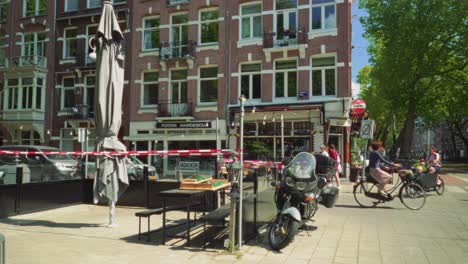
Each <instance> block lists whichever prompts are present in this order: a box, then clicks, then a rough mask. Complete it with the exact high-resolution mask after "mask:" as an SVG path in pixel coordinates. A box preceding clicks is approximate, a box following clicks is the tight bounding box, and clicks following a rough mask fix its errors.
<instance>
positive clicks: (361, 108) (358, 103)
mask: <svg viewBox="0 0 468 264" xmlns="http://www.w3.org/2000/svg"><path fill="white" fill-rule="evenodd" d="M365 111H366V102H365V101H364V100H362V99H355V100H353V101H352V102H351V112H353V113H354V114H362V113H364V112H365Z"/></svg>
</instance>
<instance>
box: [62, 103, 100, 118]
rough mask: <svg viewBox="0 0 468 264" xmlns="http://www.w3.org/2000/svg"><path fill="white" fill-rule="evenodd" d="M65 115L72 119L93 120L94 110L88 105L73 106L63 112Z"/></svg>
mask: <svg viewBox="0 0 468 264" xmlns="http://www.w3.org/2000/svg"><path fill="white" fill-rule="evenodd" d="M64 112H65V113H67V114H68V115H71V116H72V118H74V119H93V118H94V109H93V107H92V106H89V105H83V104H79V105H75V106H73V107H70V108H66V109H65V110H64Z"/></svg>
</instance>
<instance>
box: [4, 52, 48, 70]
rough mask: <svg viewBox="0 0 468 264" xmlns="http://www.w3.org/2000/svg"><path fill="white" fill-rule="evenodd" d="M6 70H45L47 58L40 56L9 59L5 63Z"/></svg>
mask: <svg viewBox="0 0 468 264" xmlns="http://www.w3.org/2000/svg"><path fill="white" fill-rule="evenodd" d="M5 67H6V68H23V67H33V68H35V67H37V68H43V69H47V58H46V57H42V56H37V55H33V56H21V57H10V58H7V59H6V61H5Z"/></svg>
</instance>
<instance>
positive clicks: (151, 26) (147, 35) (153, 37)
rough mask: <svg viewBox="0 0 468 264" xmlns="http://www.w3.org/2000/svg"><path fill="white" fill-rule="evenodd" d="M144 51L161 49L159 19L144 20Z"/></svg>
mask: <svg viewBox="0 0 468 264" xmlns="http://www.w3.org/2000/svg"><path fill="white" fill-rule="evenodd" d="M143 26H144V28H143V50H154V49H157V48H159V42H160V39H159V17H156V18H146V19H144V20H143Z"/></svg>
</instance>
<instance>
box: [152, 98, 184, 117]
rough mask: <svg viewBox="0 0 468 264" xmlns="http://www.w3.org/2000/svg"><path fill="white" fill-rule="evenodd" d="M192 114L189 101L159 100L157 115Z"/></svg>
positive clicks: (181, 115) (175, 115) (182, 115)
mask: <svg viewBox="0 0 468 264" xmlns="http://www.w3.org/2000/svg"><path fill="white" fill-rule="evenodd" d="M187 116H193V107H192V103H191V102H187V103H173V102H171V101H167V102H159V104H158V114H157V117H187Z"/></svg>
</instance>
